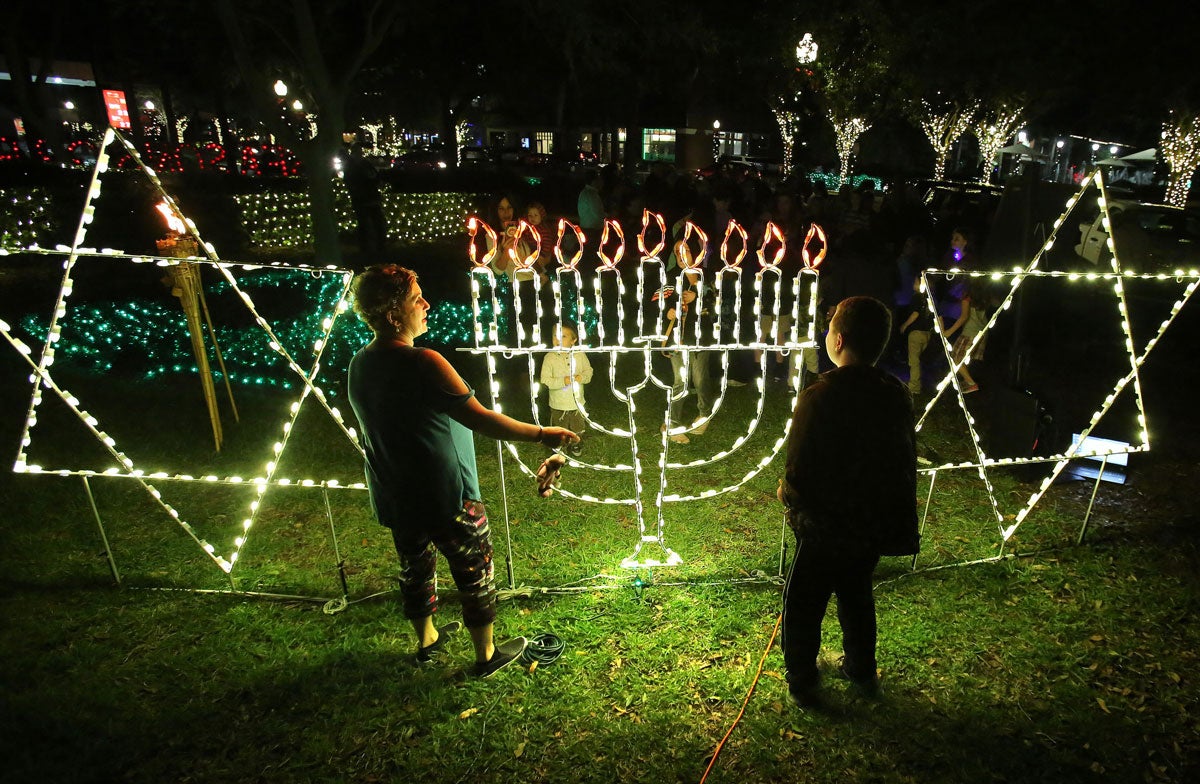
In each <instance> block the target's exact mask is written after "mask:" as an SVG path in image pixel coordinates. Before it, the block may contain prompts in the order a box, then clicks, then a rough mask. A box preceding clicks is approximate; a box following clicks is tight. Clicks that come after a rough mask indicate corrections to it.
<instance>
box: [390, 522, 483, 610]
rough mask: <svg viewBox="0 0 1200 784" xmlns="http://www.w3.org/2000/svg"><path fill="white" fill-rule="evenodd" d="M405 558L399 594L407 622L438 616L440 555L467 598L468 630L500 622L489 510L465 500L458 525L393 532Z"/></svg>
mask: <svg viewBox="0 0 1200 784" xmlns="http://www.w3.org/2000/svg"><path fill="white" fill-rule="evenodd" d="M392 539H393V540H394V541H395V542H396V552H397V553H398V554H399V555H400V594H401V596H402V597H403V601H404V617H405V618H408V619H409V620H418V619H420V618H426V617H428V616H430V615H433V613H434V612H436V611H437V590H436V588H435V583H436V579H435V578H436V577H437V554H438V552H441V554H442V555H443V556H445V557H446V561H447V562H448V563H449V564H450V576H451V577H453V578H454V585H455V586H456V587H457V588H458V591H459V593H460V594H461V596H462V615H463V625H465V626H466V627H467V628H470V629H473V628H478V627H480V626H487V625H488V624H489V623H492V622H493V621H495V620H496V581H495V575H494V571H495V569H494V564H493V563H492V540H491V537H490V536H489V534H488V519H487V509H485V508H484V506H483V503H482V502H480V501H464V502H463V510H462V511H461V512H459V513H458V514H457V515H456V516H455V517H454V520H453V521H451V522H448V523H445V524H442V525H438V526H435V527H434V528H432V529H430V530H427V531H401V530H398V529H395V528H393V529H392Z"/></svg>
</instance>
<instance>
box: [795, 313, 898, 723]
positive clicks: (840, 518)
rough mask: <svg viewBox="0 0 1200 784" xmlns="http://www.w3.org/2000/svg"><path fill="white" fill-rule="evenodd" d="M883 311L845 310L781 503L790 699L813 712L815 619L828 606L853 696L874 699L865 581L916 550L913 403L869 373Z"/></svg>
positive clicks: (800, 406)
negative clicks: (883, 564)
mask: <svg viewBox="0 0 1200 784" xmlns="http://www.w3.org/2000/svg"><path fill="white" fill-rule="evenodd" d="M891 321H892V317H891V309H890V308H888V306H887V305H885V304H884V303H883V302H881V301H879V300H877V299H873V298H871V297H851V298H849V299H846V300H843V301H842V302H840V303H839V304H838V306H837V309H836V310H835V311H834V315H833V319H832V320H831V322H830V325H829V333H828V335H827V336H826V339H825V348H826V351H827V352H828V353H829V356H830V359H832V360H833V363H834V365H836V367H835V369H834V370H831V371H829V372H828V373H825V374H823V375H822V376H821V377H820V378H819V379H818V380H817V381H816V382H815V383H814V384H812V385H811V386H809V387H808V388H806V389H805V390H804V391H803V392H801V393H800V395H799V397H798V399H797V403H796V409H795V413H794V414H793V416H792V426H791V430H790V432H789V434H788V442H787V467H786V469H785V473H784V476H783V478H782V479H780V481H779V489H778V497H779V500H780V501H781V502H782V503H783V505H784V507H785V508H786V510H787V519H788V523H789V525H790V526H791V528H792V530H793V531H794V532H795V534H796V552H795V556H794V557H793V559H792V565H791V568H790V569H789V571H788V576H787V582H786V584H785V587H784V593H783V657H784V665H785V667H786V670H787V682H788V694H789V697H790V699H791V701H792V702H793V704H795V705H797V706H798V707H801V708H815V707H819V706H820V704H821V692H820V685H821V673H820V670H819V668H818V666H817V656H818V654H819V652H820V649H821V620H822V619H823V618H824V616H825V610H826V607H827V606H828V604H829V598H830V596H831V595H836V596H837V612H838V621H839V622H840V624H841V628H842V644H843V650H844V653H845V656H844V658H843V659H842V663H841V666H840V668H839V669H840V672H841V674H842V675H843V676H844V677H846V678H848V679H849V680H850V682H851V685H852V687H853V688H854V689H856V690H857V691H858V692H859V693H861V694H862V695H864V696H867V697H877V696H878V695H879V694H880V688H879V676H878V671H877V662H876V658H875V653H876V618H875V597H874V594H873V588H872V582H871V578H872V575H873V574H874V572H875V567H876V566H877V565H878V563H879V558H880V556H882V555H908V554H912V553H915V552H917V548H918V543H919V533H918V529H917V508H916V500H915V498H916V483H917V454H916V433H915V430H914V427H913V406H912V396H911V395H909V393H908V390H907V389H905V388H904V385H903V384H902V383H901V382H900V381H899V380H898V379H897V378H896V377H895V376H892V375H891V374H889V373H886V372H884V371H882V370H880V369H878V368H876V367H875V362H876V361H878V359H879V357H880V355H881V354H882V352H883V350H884V348H885V347H886V346H887V343H888V338H889V336H890V334H891Z"/></svg>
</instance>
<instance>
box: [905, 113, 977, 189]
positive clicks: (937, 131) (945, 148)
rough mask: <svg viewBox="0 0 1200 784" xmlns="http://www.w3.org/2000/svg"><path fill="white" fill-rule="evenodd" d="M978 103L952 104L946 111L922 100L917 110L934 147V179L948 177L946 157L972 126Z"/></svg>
mask: <svg viewBox="0 0 1200 784" xmlns="http://www.w3.org/2000/svg"><path fill="white" fill-rule="evenodd" d="M978 106H979V104H978V103H972V104H971V105H970V106H965V107H964V106H959V105H958V104H951V105H950V106H949V108H947V109H946V110H945V111H938V110H936V109H934V107H933V106H931V105H930V104H929V102H928V101H921V107H920V109H918V110H917V112H916V115H917V120H918V122H920V124H921V130H922V131H924V132H925V138H926V139H928V140H929V144H930V145H931V146H932V147H933V154H934V162H933V179H935V180H942V179H945V177H946V158H948V157H949V156H950V147H951V146H952V145H953V144H954V142H956V141H957V140H958V137H960V136H962V135H963V133H964V132H966V130H967V128H969V127H970V126H971V120H972V118H973V117H974V116H975V110H976V109H977V108H978Z"/></svg>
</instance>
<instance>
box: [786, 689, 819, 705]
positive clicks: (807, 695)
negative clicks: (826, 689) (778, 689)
mask: <svg viewBox="0 0 1200 784" xmlns="http://www.w3.org/2000/svg"><path fill="white" fill-rule="evenodd" d="M788 702H790V703H792V704H793V705H795V706H796V707H797V708H799V709H800V710H817V709H818V708H821V707H823V706H824V702H823V701H822V700H821V688H820V687H819V686H812V687H810V688H807V689H791V688H789V689H788Z"/></svg>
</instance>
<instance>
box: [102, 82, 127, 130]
mask: <svg viewBox="0 0 1200 784" xmlns="http://www.w3.org/2000/svg"><path fill="white" fill-rule="evenodd" d="M102 92H103V93H104V108H105V109H107V110H108V124H109V125H111V126H112V127H114V128H132V127H133V124H132V123H130V122H129V107H128V106H126V105H125V92H124V91H123V90H102Z"/></svg>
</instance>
